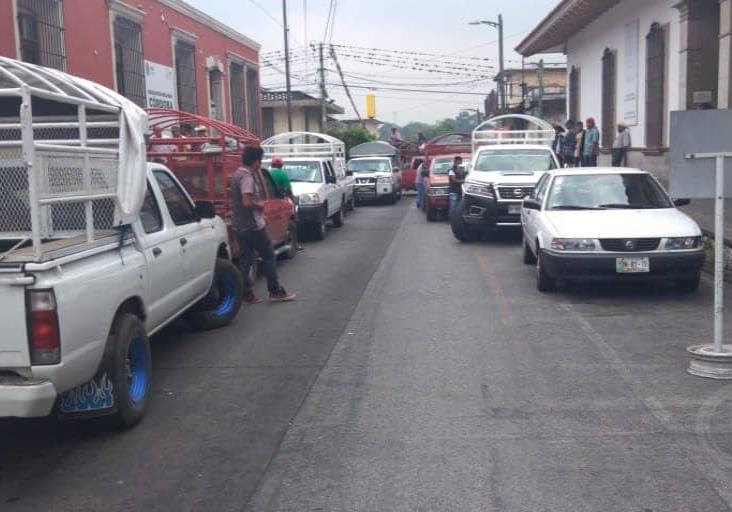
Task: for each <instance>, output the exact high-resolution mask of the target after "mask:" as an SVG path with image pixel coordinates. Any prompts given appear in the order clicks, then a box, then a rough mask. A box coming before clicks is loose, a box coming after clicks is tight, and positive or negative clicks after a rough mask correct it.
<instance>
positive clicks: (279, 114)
mask: <svg viewBox="0 0 732 512" xmlns="http://www.w3.org/2000/svg"><path fill="white" fill-rule="evenodd" d="M311 122H312V119H311ZM312 128H313V127H312V126H311V129H312ZM287 131H288V130H287V108H285V107H277V108H275V109H274V133H275V135H277V134H278V133H285V132H287ZM292 131H294V132H301V131H305V109H304V108H302V107H293V108H292Z"/></svg>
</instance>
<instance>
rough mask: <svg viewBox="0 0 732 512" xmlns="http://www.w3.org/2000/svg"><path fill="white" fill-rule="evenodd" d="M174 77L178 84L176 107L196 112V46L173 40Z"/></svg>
mask: <svg viewBox="0 0 732 512" xmlns="http://www.w3.org/2000/svg"><path fill="white" fill-rule="evenodd" d="M175 79H176V83H177V86H178V108H179V109H180V110H182V111H184V112H191V113H194V114H195V113H197V112H198V103H197V101H196V94H197V91H196V47H195V46H193V45H192V44H190V43H187V42H185V41H176V42H175Z"/></svg>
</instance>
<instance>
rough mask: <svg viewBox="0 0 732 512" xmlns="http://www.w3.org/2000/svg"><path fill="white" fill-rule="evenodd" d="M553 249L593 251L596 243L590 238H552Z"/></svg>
mask: <svg viewBox="0 0 732 512" xmlns="http://www.w3.org/2000/svg"><path fill="white" fill-rule="evenodd" d="M552 249H554V250H555V251H594V250H595V249H597V245H596V244H595V241H594V240H593V239H592V238H555V239H554V240H552Z"/></svg>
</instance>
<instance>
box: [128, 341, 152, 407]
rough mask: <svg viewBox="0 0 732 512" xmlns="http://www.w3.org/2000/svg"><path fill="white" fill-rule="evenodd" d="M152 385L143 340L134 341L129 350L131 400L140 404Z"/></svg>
mask: <svg viewBox="0 0 732 512" xmlns="http://www.w3.org/2000/svg"><path fill="white" fill-rule="evenodd" d="M149 385H150V365H149V362H148V358H147V350H145V342H144V340H142V339H141V338H136V339H134V340H132V343H130V346H129V348H128V349H127V386H128V387H127V390H128V394H129V396H130V400H132V402H133V403H134V404H138V403H140V402H142V401H143V400H144V399H145V396H146V395H147V390H148V386H149Z"/></svg>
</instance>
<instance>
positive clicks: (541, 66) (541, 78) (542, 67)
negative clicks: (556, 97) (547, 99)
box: [538, 59, 544, 119]
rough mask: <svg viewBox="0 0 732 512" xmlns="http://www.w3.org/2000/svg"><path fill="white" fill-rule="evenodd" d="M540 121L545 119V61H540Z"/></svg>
mask: <svg viewBox="0 0 732 512" xmlns="http://www.w3.org/2000/svg"><path fill="white" fill-rule="evenodd" d="M538 74H539V116H538V117H539V119H544V59H541V60H540V61H539V71H538Z"/></svg>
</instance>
